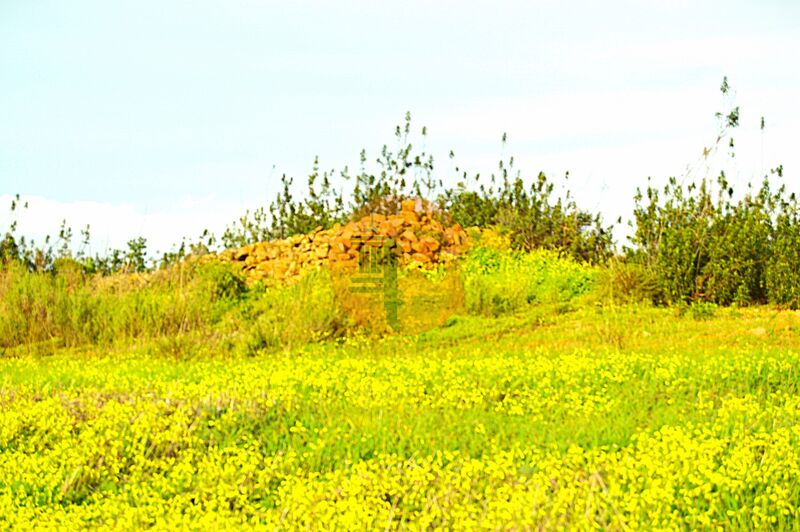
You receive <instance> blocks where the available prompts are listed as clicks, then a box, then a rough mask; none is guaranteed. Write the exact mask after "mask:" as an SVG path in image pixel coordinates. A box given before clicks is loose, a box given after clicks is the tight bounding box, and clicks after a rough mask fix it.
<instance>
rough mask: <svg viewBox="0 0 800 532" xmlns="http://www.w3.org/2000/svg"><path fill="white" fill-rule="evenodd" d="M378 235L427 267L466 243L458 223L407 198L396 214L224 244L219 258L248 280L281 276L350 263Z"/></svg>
mask: <svg viewBox="0 0 800 532" xmlns="http://www.w3.org/2000/svg"><path fill="white" fill-rule="evenodd" d="M376 236H378V238H381V237H382V238H384V239H391V241H392V242H393V244H394V245H393V246H392V248H391V249H392V252H393V253H395V255H397V257H398V259H399V263H400V264H401V265H404V264H408V263H411V262H412V261H416V262H417V263H420V264H421V265H422V266H423V267H430V266H432V265H435V264H438V263H441V262H448V261H450V260H452V259H453V258H454V257H455V256H457V255H459V254H460V253H462V252H463V251H465V250H466V249H467V248H468V247H469V239H468V237H467V233H466V232H465V231H464V229H463V228H462V227H461V226H460V225H458V224H455V225H452V226H444V225H443V224H441V223H440V222H439V221H438V220H437V217H435V216H434V213H433V212H432V211H425V210H423V208H422V207H421V205H420V204H419V203H418V202H415V201H414V200H408V201H404V202H403V203H402V211H401V212H400V213H399V214H395V215H382V214H373V215H370V216H364V217H363V218H361V219H360V220H358V221H354V222H350V223H348V224H345V225H338V224H337V225H336V226H334V227H332V228H331V229H328V230H322V229H321V228H317V229H316V230H314V231H312V232H311V233H309V234H306V235H295V236H292V237H289V238H286V239H283V240H274V241H271V242H259V243H256V244H251V245H249V246H245V247H243V248H239V249H231V250H225V251H223V252H221V253H220V254H219V255H218V258H219V259H221V260H224V261H228V262H232V263H235V264H238V265H241V267H242V269H243V271H244V272H245V273H246V275H247V279H248V281H249V282H256V281H267V282H268V281H283V280H288V279H291V278H293V277H296V276H297V275H299V274H300V273H301V272H302V271H304V270H306V269H308V268H318V267H322V266H325V265H328V266H342V267H354V266H355V265H357V260H358V256H359V253H360V252H361V251H362V248H363V246H365V245H369V244H368V243H367V241H368V240H370V239H372V240H374V239H375V237H376Z"/></svg>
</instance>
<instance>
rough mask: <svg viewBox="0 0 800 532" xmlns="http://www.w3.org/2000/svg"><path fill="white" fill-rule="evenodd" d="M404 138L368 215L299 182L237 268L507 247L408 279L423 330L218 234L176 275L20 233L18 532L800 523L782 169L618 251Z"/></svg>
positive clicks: (790, 203)
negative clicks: (371, 239)
mask: <svg viewBox="0 0 800 532" xmlns="http://www.w3.org/2000/svg"><path fill="white" fill-rule="evenodd" d="M722 88H723V93H725V94H727V91H728V87H727V81H726V82H725V83H724V84H723V87H722ZM719 117H720V119H721V121H722V122H721V129H720V133H719V135H718V138H717V141H716V143H715V144H714V146H712V148H711V149H710V150H707V153H711V152H712V151H713V150H716V149H718V148H719V147H722V146H726V145H727V147H728V148H730V149H731V150H732V149H733V142H732V140H731V139H730V132H731V131H732V130H733V128H735V127H736V126H737V125H738V117H739V110H738V108H735V107H732V108H731V109H729V110H728V111H727V112H725V113H720V114H719ZM396 133H397V138H398V145H399V148H398V150H397V151H396V152H390V151H389V150H388V149H387V148H384V149H383V150H382V152H381V157H380V158H379V159H378V161H377V162H378V164H379V167H380V171H379V172H373V173H371V172H369V171H368V170H367V169H366V162H367V157H366V154H365V153H363V152H362V155H361V165H362V168H361V172H360V173H359V174H358V175H356V176H354V177H353V178H350V177H348V174H347V170H345V171H344V172H343V174H344V176H345V177H347V180H353V181H354V187H353V190H352V194H351V195H350V196H348V197H347V198H346V197H345V196H344V195H343V194H342V193H341V192H340V191H335V190H334V188H333V187H332V185H331V178H332V176H333V175H334V173H333V172H323V173H322V174H320V172H319V165H318V163H315V167H314V171H313V173H312V176H311V177H310V178H309V182H308V186H309V190H310V193H309V194H308V195H307V196H306V198H305V199H304V200H303V201H302V202H297V201H295V200H294V199H293V198H292V196H291V191H290V187H291V184H292V181H291V179H290V178H284V188H283V190H282V192H281V195H280V196H279V197H278V198H277V200H276V201H275V202H274V203H273V205H272V208H271V209H268V210H263V209H262V210H259V211H256V212H255V213H253V215H250V214H246V215H245V216H244V217H243V218H242V219H241V220H239V222H237V224H234V225H233V226H231V227H230V228H229V229H228V231H226V233H225V234H224V235H223V236H222V237H221V244H222V245H226V246H235V245H241V244H244V243H247V242H251V241H254V240H262V239H266V238H274V237H278V236H288V235H290V234H293V233H298V232H303V231H309V230H313V229H315V228H316V227H318V226H322V227H331V226H333V225H334V224H336V223H341V222H342V221H345V220H347V219H348V218H349V217H351V216H358V215H360V214H362V213H364V212H367V211H374V212H393V211H394V210H397V209H398V208H399V205H398V202H399V201H400V200H401V199H403V198H409V197H416V198H419V199H420V200H421V198H427V199H428V201H427V202H425V203H424V206H425V207H426V208H429V209H430V210H432V211H434V212H436V215H437V216H440V217H442V218H448V220H447V221H448V222H452V221H455V222H458V223H461V224H463V225H465V226H472V225H477V226H480V227H483V228H484V230H482V231H478V230H474V229H471V230H468V233H470V237H471V242H472V247H471V249H470V250H469V251H468V252H467V253H465V254H464V255H462V256H461V257H459V258H458V259H457V260H454V261H453V262H448V263H446V264H444V263H442V264H438V265H437V266H436V267H434V268H431V269H419V268H418V266H419V264H415V263H412V264H411V265H409V266H407V267H403V268H400V270H399V271H398V286H399V292H400V294H401V297H402V298H403V301H402V303H403V304H402V305H401V306H400V310H399V312H398V316H399V321H400V323H401V324H402V327H401V328H400V330H399V331H397V330H394V329H392V328H389V327H387V324H386V319H385V318H384V314H383V306H382V304H381V303H382V302H381V300H380V296H375V295H373V294H355V295H354V294H353V293H351V292H350V291H349V290H348V286H349V285H348V283H349V281H350V279H349V278H347V277H344V276H342V275H341V274H340V273H339V272H337V271H336V270H335V269H327V268H322V269H318V270H309V271H307V272H306V273H305V274H304V275H302V276H300V277H298V278H296V279H295V280H294V281H293V282H290V283H287V284H279V283H273V284H270V285H269V286H265V285H264V284H261V283H255V284H248V283H246V282H245V279H244V277H243V276H242V274H241V272H240V270H239V269H237V268H236V267H235V266H232V265H230V264H226V263H222V262H220V261H217V260H214V259H213V258H209V257H199V256H198V255H202V254H203V253H205V252H206V251H208V250H210V249H213V247H214V246H215V245H217V241H216V240H215V238H214V237H213V235H209V234H207V233H205V234H204V235H203V237H201V239H200V241H198V242H196V243H193V244H192V243H190V244H188V245H187V244H186V242H184V243H183V244H182V245H181V246H180V247H179V248H177V249H176V250H175V251H173V252H171V253H169V254H165V255H164V256H162V257H161V258H160V259H157V260H156V259H148V257H147V254H146V250H147V243H146V241H144V240H143V239H133V240H131V241H130V242H129V244H128V249H127V251H120V250H118V251H115V252H112V253H111V254H109V255H108V256H106V257H97V256H96V257H88V256H85V255H84V254H83V253H82V251H81V250H82V249H85V248H84V247H81V248H79V250H78V251H77V252H74V251H73V247H72V246H71V239H72V231H71V230H70V229H69V228H68V227H67V226H66V224H64V225H63V226H62V228H61V231H60V234H59V237H58V238H57V239H54V240H52V241H51V240H50V239H47V240H46V241H45V244H44V246H37V245H35V244H34V243H32V242H26V241H25V239H24V238H22V237H20V236H18V235H17V234H16V227H15V226H14V225H11V227H9V228H8V229H7V230H6V232H5V235H4V237H3V239H2V243H0V405H2V407H3V415H2V416H0V524H2V525H3V526H4V528H24V527H29V526H32V525H33V523H35V524H36V526H37V527H44V528H65V529H73V528H83V527H87V526H100V527H104V528H121V529H132V528H136V529H138V528H144V527H155V528H164V529H174V528H191V529H195V528H201V529H211V528H213V529H222V528H241V527H244V526H253V527H260V528H269V529H275V528H281V529H283V528H291V529H294V528H319V527H320V526H321V524H324V525H325V526H326V527H329V528H342V529H362V528H369V529H374V528H384V529H399V528H412V529H430V528H440V527H441V528H464V529H474V528H502V529H531V528H542V529H553V528H559V529H560V528H580V529H596V528H610V529H626V528H638V527H643V528H660V529H701V528H702V529H708V528H724V529H748V530H749V529H761V528H767V527H770V528H780V529H795V528H797V527H798V523H800V511H798V507H797V504H796V502H797V500H798V499H800V466H799V465H798V464H800V452H798V449H800V419H798V415H797V413H798V411H800V400H798V390H797V373H798V371H800V355H798V353H800V318H798V316H797V315H796V314H795V313H794V312H789V311H785V310H781V307H791V308H795V307H797V306H798V305H799V304H800V303H798V302H799V301H800V297H798V296H799V295H800V292H798V291H799V290H800V288H798V287H800V279H798V278H797V276H798V275H800V274H798V271H800V268H799V267H798V266H800V264H798V261H800V251H798V250H800V247H798V244H800V242H798V241H797V239H798V238H800V236H798V235H800V232H798V225H797V224H798V214H797V202H796V199H795V197H794V196H793V195H790V194H788V193H787V191H786V190H785V188H784V187H783V186H778V187H777V188H776V187H775V185H774V182H775V180H778V179H781V178H782V168H780V167H778V168H776V169H775V170H774V171H773V172H771V173H770V174H769V175H768V176H766V177H765V179H764V181H763V183H762V184H761V186H760V188H758V189H756V190H753V189H752V188H751V189H748V192H747V193H746V194H745V195H744V196H742V197H738V196H737V195H736V193H735V191H733V190H731V187H730V184H729V183H728V181H727V179H726V177H725V174H724V173H721V174H720V175H718V176H717V177H716V178H715V179H705V178H703V179H701V180H699V181H698V182H697V183H696V184H693V183H689V184H688V185H684V184H682V183H680V182H678V180H677V179H672V180H670V182H669V184H668V185H667V186H666V187H665V188H663V189H656V188H654V187H652V186H651V187H648V188H647V189H646V191H645V192H643V193H641V192H640V193H638V194H637V196H636V209H635V212H634V220H633V223H634V224H635V225H634V227H633V229H634V235H633V237H632V240H631V247H628V248H625V249H624V250H622V253H615V252H614V250H613V248H612V243H611V240H610V232H609V231H608V230H607V229H604V228H603V227H602V224H601V220H600V218H599V217H597V216H595V215H591V214H589V213H586V212H583V211H581V210H580V209H579V208H578V207H577V206H576V205H575V204H574V202H572V201H571V200H570V198H569V196H567V197H565V198H555V199H553V198H552V191H553V186H552V183H550V182H549V181H548V180H547V178H545V177H544V176H543V175H540V176H538V178H537V179H536V180H534V182H533V184H532V185H530V186H529V187H527V188H526V187H525V185H524V183H523V180H522V179H521V177H520V176H519V174H517V176H516V177H514V178H511V177H509V175H508V171H510V170H511V169H512V168H513V159H510V160H509V161H508V162H507V163H501V165H500V170H501V172H500V174H499V180H498V179H497V178H494V177H493V178H492V180H491V181H492V184H491V185H490V186H489V187H485V186H484V184H483V183H480V181H479V178H478V180H477V182H478V183H479V184H478V185H477V189H476V190H470V189H469V188H468V187H467V185H466V184H465V183H464V182H462V183H460V184H458V185H457V186H456V187H455V188H452V189H449V190H448V189H445V188H444V187H443V186H442V184H441V183H440V182H437V181H436V180H435V179H434V178H433V177H432V176H433V160H432V158H430V156H428V155H426V154H425V153H424V152H423V153H415V152H414V151H413V149H412V147H411V144H410V142H409V141H408V136H409V134H410V117H407V119H406V124H405V127H404V128H398V129H397V132H396ZM424 134H425V131H424V130H423V135H424ZM504 140H505V139H504ZM506 170H508V171H506ZM497 182H499V185H495V183H497ZM316 187H319V188H316ZM493 187H494V188H493ZM20 207H21V208H24V204H22V203H20V201H19V199H17V200H16V201H15V202H14V204H13V205H12V210H15V209H18V208H20ZM487 227H491V229H490V230H485V229H486V228H487ZM82 237H83V239H84V241H86V240H88V238H89V230H88V228H86V229H85V230H84V231H82ZM187 248H188V249H187ZM187 253H188V254H191V255H192V256H191V257H189V258H186V255H187ZM653 303H656V305H653ZM763 303H766V304H770V303H771V304H773V306H770V307H767V306H756V307H754V308H745V307H746V306H747V305H754V304H763Z"/></svg>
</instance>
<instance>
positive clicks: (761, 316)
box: [0, 306, 800, 529]
mask: <svg viewBox="0 0 800 532" xmlns="http://www.w3.org/2000/svg"><path fill="white" fill-rule="evenodd" d="M792 320H794V321H792ZM798 325H800V323H798V322H797V320H796V318H795V317H794V316H792V315H788V314H776V313H774V312H767V311H764V310H743V311H742V310H740V311H727V310H726V311H720V312H719V313H717V315H716V316H712V317H710V318H708V319H703V320H699V319H694V318H693V317H691V316H689V315H686V316H683V317H680V316H678V315H677V314H676V313H674V312H672V311H671V310H668V309H654V308H644V307H636V306H627V307H616V308H602V307H598V308H593V307H589V306H582V307H581V308H579V309H578V310H576V311H575V312H571V313H562V314H559V313H557V312H552V311H547V310H544V308H543V307H541V306H538V307H530V308H528V309H527V310H526V311H524V312H522V313H517V314H513V315H506V316H504V317H500V318H492V317H462V318H459V319H454V320H451V322H450V323H449V324H448V326H446V327H444V328H441V329H437V330H434V331H430V332H428V333H425V334H421V335H417V336H395V337H387V338H385V339H383V340H380V341H376V340H374V339H368V338H359V337H357V336H354V337H351V338H349V339H345V340H341V341H338V342H324V343H311V344H307V345H302V346H296V347H295V348H292V349H291V350H289V351H277V352H274V353H273V354H271V355H267V356H262V357H259V358H257V359H252V358H242V356H240V355H237V354H234V353H232V352H230V351H215V350H213V349H209V348H208V347H206V345H207V344H205V343H204V342H203V341H198V342H196V343H193V344H192V345H191V347H190V349H189V350H190V351H192V352H193V353H194V357H193V358H192V359H187V360H176V359H174V358H173V357H171V356H170V353H171V351H170V349H171V346H170V345H168V344H164V343H161V342H157V341H146V342H142V343H140V344H139V345H136V346H130V347H118V348H115V349H110V350H107V349H103V350H97V349H95V348H91V347H87V348H84V349H79V350H74V349H73V350H58V351H57V352H55V354H54V355H53V356H49V357H31V356H19V357H5V358H4V359H2V360H0V374H1V375H2V393H1V394H0V401H2V403H3V409H4V414H3V416H2V417H0V520H2V521H4V524H6V526H8V527H12V528H13V527H18V526H24V525H25V524H26V523H31V522H33V520H35V521H36V523H37V526H45V527H50V526H52V527H61V528H78V527H83V526H87V525H90V526H104V527H114V528H126V529H128V528H140V527H148V526H157V527H165V528H175V527H190V528H194V527H200V528H207V527H213V528H220V527H226V528H227V527H232V526H236V527H238V526H242V525H245V524H246V525H250V526H253V525H256V526H257V525H261V526H263V527H269V528H274V527H275V526H280V527H281V528H296V527H307V526H311V527H315V526H318V525H319V524H320V523H325V524H326V525H327V526H330V527H338V528H347V529H351V528H376V527H387V526H388V527H389V528H401V527H409V528H431V527H435V528H439V527H441V526H444V527H454V528H474V527H479V526H491V527H501V528H514V527H517V528H536V527H544V528H559V527H570V528H573V527H575V528H596V527H601V528H603V527H604V528H627V527H637V526H645V527H653V526H658V527H659V528H670V529H672V528H692V529H697V528H710V527H717V526H719V527H723V528H737V529H752V528H765V527H777V528H794V527H795V526H796V525H797V522H798V518H799V517H800V515H798V513H797V512H798V510H797V505H796V504H795V501H796V500H797V498H798V496H800V493H798V486H800V483H798V480H800V469H798V467H797V464H798V463H800V457H799V456H798V449H800V440H799V439H798V438H800V433H798V430H797V427H798V418H797V411H798V406H799V405H798V404H797V402H798V400H797V380H796V378H795V376H796V373H797V370H798V367H800V359H798V356H797V353H798V352H800V336H798V333H797V331H798ZM611 329H615V330H616V331H617V333H618V334H620V335H621V336H622V337H623V344H624V345H625V347H623V348H619V347H618V345H619V344H618V343H617V341H616V340H614V339H612V338H611V337H610V336H609V335H608V331H609V330H611Z"/></svg>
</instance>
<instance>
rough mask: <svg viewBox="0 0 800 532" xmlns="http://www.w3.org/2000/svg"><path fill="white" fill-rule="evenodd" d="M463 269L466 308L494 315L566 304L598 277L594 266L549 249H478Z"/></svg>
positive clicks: (474, 250)
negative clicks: (548, 305) (521, 250)
mask: <svg viewBox="0 0 800 532" xmlns="http://www.w3.org/2000/svg"><path fill="white" fill-rule="evenodd" d="M462 270H463V275H464V289H465V305H466V310H467V311H468V312H469V313H472V314H483V315H492V316H498V315H501V314H507V313H513V312H516V311H519V310H522V309H524V308H527V307H529V306H531V305H536V304H540V303H548V304H555V305H559V304H564V303H567V302H569V301H572V300H573V299H575V298H576V297H578V296H580V295H583V294H586V293H587V292H588V291H589V290H590V289H591V288H592V285H593V282H594V279H595V277H596V270H595V268H593V267H590V266H586V265H582V264H579V263H577V262H575V261H574V260H572V259H569V258H566V257H562V256H559V254H558V253H556V252H554V251H548V250H539V251H533V252H529V253H525V252H519V251H502V250H498V249H491V248H476V249H473V250H472V251H470V252H469V254H468V256H467V257H466V259H465V261H464V264H463V267H462Z"/></svg>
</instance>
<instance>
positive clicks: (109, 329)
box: [0, 248, 596, 354]
mask: <svg viewBox="0 0 800 532" xmlns="http://www.w3.org/2000/svg"><path fill="white" fill-rule="evenodd" d="M595 274H596V271H595V268H593V267H588V266H584V265H581V264H578V263H576V262H574V261H572V260H570V259H566V258H561V257H559V255H558V254H556V253H554V252H549V251H535V252H531V253H522V252H512V251H507V250H497V249H486V248H478V249H474V250H472V251H471V252H470V253H469V254H467V255H466V256H465V257H464V258H463V260H462V261H461V263H460V264H458V265H456V266H455V267H447V268H444V267H443V268H441V269H440V270H437V271H433V272H427V273H422V272H413V271H402V272H400V276H399V280H398V281H399V292H400V297H401V299H402V303H401V306H400V311H399V318H400V322H401V324H402V325H403V327H401V328H400V331H399V332H401V333H402V334H415V333H419V332H423V331H424V330H428V329H432V328H436V327H438V326H441V325H443V324H444V323H445V322H446V321H447V320H448V319H449V318H450V317H451V316H453V315H455V314H465V313H466V314H475V315H494V316H497V315H500V314H509V313H515V312H518V311H522V310H524V309H526V308H528V307H530V306H532V305H537V304H556V305H564V304H567V303H569V302H570V301H572V300H573V299H574V298H575V297H577V296H579V295H581V294H584V293H586V292H587V291H588V290H589V289H590V288H591V286H592V282H593V279H594V277H595ZM348 281H349V279H348V278H347V277H342V276H337V275H336V273H335V272H330V271H328V270H326V269H323V270H316V271H310V272H308V273H306V274H305V275H304V276H302V277H301V278H299V279H298V280H296V281H295V282H293V283H290V284H288V285H283V286H270V287H265V286H263V285H261V284H256V285H253V286H250V287H248V286H246V284H245V282H244V278H243V276H242V274H241V273H240V272H238V271H237V270H236V269H235V268H234V267H232V266H230V265H226V264H222V263H217V262H208V263H198V262H191V261H189V262H183V263H179V264H177V265H175V266H173V267H170V268H168V269H164V270H159V271H156V272H153V273H148V274H114V275H111V276H100V275H86V274H84V273H83V271H82V270H81V269H80V268H78V267H71V265H70V263H69V262H64V263H62V264H61V265H60V267H59V268H58V269H54V270H53V271H51V272H31V271H29V270H27V269H26V268H25V267H24V266H23V265H21V264H18V263H14V262H11V263H8V264H6V265H4V266H2V267H0V349H4V350H7V349H11V350H17V349H23V350H36V351H40V352H42V353H47V352H50V351H52V350H54V349H57V348H61V347H78V346H84V345H105V346H108V345H113V344H119V343H121V344H126V343H131V342H137V341H142V340H149V339H155V338H162V339H171V340H169V341H168V342H166V343H165V350H166V351H169V352H179V351H187V350H190V349H192V348H193V346H192V345H191V344H192V342H191V341H190V342H189V345H184V344H183V342H185V339H186V338H188V337H192V336H194V337H198V338H200V340H198V341H202V342H204V348H208V349H210V348H214V349H220V350H223V351H235V352H239V353H244V354H256V353H258V352H260V351H262V350H265V349H274V348H278V347H281V346H284V347H285V346H291V345H293V344H294V345H296V344H302V343H307V342H310V341H314V340H319V339H325V338H335V337H339V336H343V335H346V334H349V333H351V332H354V331H356V330H360V331H364V332H370V333H374V334H383V333H386V332H390V330H391V328H389V327H388V326H387V324H386V319H385V309H384V306H383V301H382V299H381V295H380V294H375V295H362V294H357V295H353V294H350V293H349V292H348V286H349V283H348ZM209 342H217V343H218V345H217V346H216V347H212V346H210V344H209ZM162 343H164V342H162ZM157 344H158V343H157ZM167 344H169V345H167Z"/></svg>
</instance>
